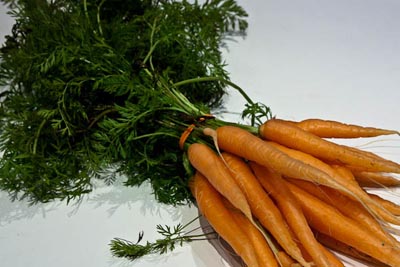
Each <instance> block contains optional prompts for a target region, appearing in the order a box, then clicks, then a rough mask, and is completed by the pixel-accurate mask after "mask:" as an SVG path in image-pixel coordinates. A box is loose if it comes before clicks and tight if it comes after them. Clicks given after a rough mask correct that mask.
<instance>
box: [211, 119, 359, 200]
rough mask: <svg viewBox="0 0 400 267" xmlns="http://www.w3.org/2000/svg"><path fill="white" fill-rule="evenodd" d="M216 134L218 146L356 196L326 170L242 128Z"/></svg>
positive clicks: (283, 173) (222, 130) (275, 169)
mask: <svg viewBox="0 0 400 267" xmlns="http://www.w3.org/2000/svg"><path fill="white" fill-rule="evenodd" d="M216 136H217V139H218V140H217V143H218V146H219V147H220V148H221V149H222V150H224V151H227V152H230V153H232V154H235V155H238V156H240V157H242V158H245V159H248V160H250V161H254V162H256V163H258V164H260V165H263V166H266V167H268V168H271V169H272V170H274V171H276V172H279V173H281V174H282V175H284V176H287V177H294V178H298V179H305V180H308V181H313V182H316V183H319V184H324V185H327V186H330V187H333V188H336V189H338V190H342V191H344V192H347V193H348V194H349V195H352V196H354V197H356V195H354V193H352V192H351V191H349V190H348V189H347V188H346V187H345V186H342V185H340V184H339V183H337V182H336V181H335V180H334V179H333V178H332V177H331V176H330V175H328V174H327V173H326V172H324V171H322V170H320V169H319V168H316V167H314V166H311V165H309V164H306V163H304V162H302V161H301V160H297V159H295V158H293V157H291V156H289V155H287V154H286V153H284V152H282V151H280V150H279V149H278V148H276V147H275V146H273V145H272V144H270V143H268V142H265V141H264V140H262V139H260V138H259V137H257V136H255V135H253V134H251V133H249V132H248V131H246V130H243V129H241V128H238V127H234V126H222V127H219V128H218V129H217V130H216Z"/></svg>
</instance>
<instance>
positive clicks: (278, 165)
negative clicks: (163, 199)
mask: <svg viewBox="0 0 400 267" xmlns="http://www.w3.org/2000/svg"><path fill="white" fill-rule="evenodd" d="M203 133H204V134H205V135H208V136H210V138H212V139H213V142H214V144H215V147H214V149H213V148H211V147H210V146H208V145H205V144H201V143H193V144H190V145H189V147H188V150H187V154H188V158H189V160H190V163H191V165H192V166H193V168H194V169H195V172H194V173H195V174H194V175H193V177H192V178H191V181H190V189H191V191H192V193H193V196H194V197H195V199H196V202H197V205H198V208H199V210H200V212H201V213H202V214H203V215H204V216H205V217H206V219H207V220H208V222H209V223H210V225H211V226H212V227H213V228H214V230H215V231H216V232H217V233H218V234H219V235H220V236H221V237H222V238H223V239H224V240H225V241H227V242H228V243H229V245H230V246H231V247H232V249H233V250H234V251H235V253H237V254H238V255H239V256H240V257H241V259H242V260H243V262H244V263H245V264H246V265H247V266H250V267H257V266H267V267H278V266H282V267H294V266H305V267H310V266H318V267H339V266H344V263H343V262H342V260H340V258H339V257H338V256H337V254H336V253H333V251H337V252H340V253H344V254H346V255H349V256H351V257H355V258H357V259H359V260H362V261H364V262H367V263H368V264H371V265H373V266H393V267H398V266H400V242H399V241H398V240H397V239H396V235H397V234H398V229H396V225H400V206H399V205H398V204H396V203H393V202H390V201H388V200H385V199H383V198H381V197H378V196H376V195H374V194H372V193H369V192H368V190H367V187H370V186H381V187H393V186H399V185H400V180H398V179H397V178H396V174H398V173H400V164H398V163H395V162H393V161H390V160H387V159H384V158H382V157H381V156H378V155H376V154H374V153H371V152H367V151H364V150H360V149H357V148H354V147H349V146H346V145H342V144H338V143H337V142H334V141H333V139H331V138H359V137H374V136H380V135H389V134H399V132H398V131H391V130H384V129H378V128H372V127H362V126H357V125H349V124H344V123H340V122H336V121H327V120H320V119H310V120H305V121H301V122H294V121H286V120H280V119H275V118H274V119H270V120H268V121H266V122H265V123H264V124H262V125H261V126H260V127H259V134H258V135H255V134H252V133H250V132H249V131H247V130H244V129H241V128H239V127H236V126H221V127H218V128H216V129H211V128H205V129H204V130H203Z"/></svg>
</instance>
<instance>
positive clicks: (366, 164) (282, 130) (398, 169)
mask: <svg viewBox="0 0 400 267" xmlns="http://www.w3.org/2000/svg"><path fill="white" fill-rule="evenodd" d="M259 133H260V135H261V137H262V138H264V139H268V140H271V141H275V142H277V143H280V144H282V145H285V146H287V147H290V148H294V149H297V150H301V151H303V152H306V153H308V154H311V155H313V156H316V157H318V158H321V159H324V160H327V161H330V162H336V163H340V164H348V165H354V166H360V167H363V168H366V169H367V170H370V171H376V172H379V171H380V172H393V173H400V165H399V164H397V163H396V162H393V161H389V160H386V159H383V158H380V157H378V156H374V157H369V156H368V154H367V153H359V152H358V151H357V150H356V149H354V148H353V149H348V147H346V146H343V145H339V144H336V143H333V142H330V141H328V140H325V139H322V138H320V137H318V136H316V135H314V134H312V133H309V132H307V131H305V130H303V129H301V128H299V127H297V126H294V125H293V124H290V123H285V122H284V121H281V120H278V119H271V120H268V121H267V122H265V123H264V124H262V125H261V126H260V128H259ZM378 158H380V160H378Z"/></svg>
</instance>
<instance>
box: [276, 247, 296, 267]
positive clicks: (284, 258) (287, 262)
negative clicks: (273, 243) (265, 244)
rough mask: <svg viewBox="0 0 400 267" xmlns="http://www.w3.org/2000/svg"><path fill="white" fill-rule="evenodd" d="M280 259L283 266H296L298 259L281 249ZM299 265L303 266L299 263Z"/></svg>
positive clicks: (278, 255) (278, 254)
mask: <svg viewBox="0 0 400 267" xmlns="http://www.w3.org/2000/svg"><path fill="white" fill-rule="evenodd" d="M277 258H278V261H279V263H280V265H281V267H294V266H296V265H295V264H296V261H295V260H294V259H292V258H291V257H290V256H289V255H288V254H287V253H286V252H285V251H284V250H280V251H278V253H277ZM297 266H301V265H300V264H298V265H297Z"/></svg>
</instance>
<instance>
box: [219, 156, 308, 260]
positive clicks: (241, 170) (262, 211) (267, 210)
mask: <svg viewBox="0 0 400 267" xmlns="http://www.w3.org/2000/svg"><path fill="white" fill-rule="evenodd" d="M222 157H223V158H224V160H225V162H226V164H227V165H228V166H229V170H230V171H231V174H232V176H233V177H234V179H235V180H236V182H237V184H238V185H239V186H240V188H241V189H242V191H243V192H244V194H245V195H246V198H247V200H248V202H249V205H250V208H251V211H252V213H253V215H254V216H255V217H256V218H257V219H258V220H259V221H260V223H261V224H262V225H263V226H264V227H265V228H266V229H267V230H268V231H269V232H270V233H271V235H272V236H273V237H274V238H275V239H276V240H277V242H278V243H279V244H280V245H281V246H282V247H283V248H284V249H285V250H286V251H287V252H288V254H289V255H290V256H291V257H293V258H294V259H296V260H297V261H299V262H300V263H302V264H303V265H304V266H306V265H307V263H306V262H305V260H304V259H303V257H302V254H301V251H300V249H299V247H298V246H297V244H296V242H295V241H294V235H293V233H292V232H290V231H289V227H288V225H287V222H286V221H285V219H284V218H283V216H282V214H281V212H280V211H279V209H278V208H277V207H276V206H275V204H274V202H273V201H272V200H271V199H270V197H269V196H268V194H267V193H266V192H265V191H264V189H263V188H262V186H261V184H260V183H259V182H258V180H257V178H256V177H255V176H254V174H253V173H252V171H251V169H250V167H249V166H248V165H247V164H246V163H245V162H244V161H243V160H242V159H240V158H239V157H238V156H235V155H233V154H230V153H226V152H224V153H222Z"/></svg>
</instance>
